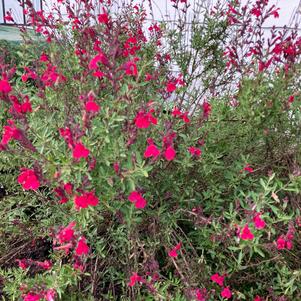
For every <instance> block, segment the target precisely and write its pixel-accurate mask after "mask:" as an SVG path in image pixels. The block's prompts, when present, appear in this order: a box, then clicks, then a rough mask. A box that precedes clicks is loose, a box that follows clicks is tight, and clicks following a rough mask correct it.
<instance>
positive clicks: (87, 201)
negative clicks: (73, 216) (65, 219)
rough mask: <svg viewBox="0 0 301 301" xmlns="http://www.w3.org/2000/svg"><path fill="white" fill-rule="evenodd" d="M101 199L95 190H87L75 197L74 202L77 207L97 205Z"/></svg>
mask: <svg viewBox="0 0 301 301" xmlns="http://www.w3.org/2000/svg"><path fill="white" fill-rule="evenodd" d="M98 203H99V200H98V198H97V196H95V194H94V192H85V193H83V194H82V195H76V196H75V197H74V204H75V207H76V208H77V209H80V208H87V207H88V206H97V205H98Z"/></svg>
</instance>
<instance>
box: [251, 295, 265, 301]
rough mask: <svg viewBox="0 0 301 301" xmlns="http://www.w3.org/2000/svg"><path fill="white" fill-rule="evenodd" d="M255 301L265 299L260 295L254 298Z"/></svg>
mask: <svg viewBox="0 0 301 301" xmlns="http://www.w3.org/2000/svg"><path fill="white" fill-rule="evenodd" d="M253 301H263V300H262V299H261V297H259V296H258V295H257V296H256V297H255V298H254V300H253Z"/></svg>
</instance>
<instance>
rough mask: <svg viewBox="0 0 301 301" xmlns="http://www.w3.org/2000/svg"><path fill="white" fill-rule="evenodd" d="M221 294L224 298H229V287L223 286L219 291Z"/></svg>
mask: <svg viewBox="0 0 301 301" xmlns="http://www.w3.org/2000/svg"><path fill="white" fill-rule="evenodd" d="M221 296H222V297H223V298H225V299H230V298H231V297H232V292H231V291H230V289H229V287H228V286H227V287H224V289H223V290H222V292H221Z"/></svg>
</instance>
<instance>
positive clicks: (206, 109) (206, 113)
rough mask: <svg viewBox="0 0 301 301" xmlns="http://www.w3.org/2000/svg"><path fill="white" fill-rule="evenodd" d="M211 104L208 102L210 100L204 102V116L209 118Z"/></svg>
mask: <svg viewBox="0 0 301 301" xmlns="http://www.w3.org/2000/svg"><path fill="white" fill-rule="evenodd" d="M211 110H212V109H211V105H210V103H208V102H206V101H205V102H204V103H203V116H204V118H208V117H209V115H210V113H211Z"/></svg>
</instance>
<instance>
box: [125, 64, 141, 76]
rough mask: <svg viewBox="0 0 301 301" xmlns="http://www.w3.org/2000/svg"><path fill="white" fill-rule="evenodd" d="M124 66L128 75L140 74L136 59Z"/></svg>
mask: <svg viewBox="0 0 301 301" xmlns="http://www.w3.org/2000/svg"><path fill="white" fill-rule="evenodd" d="M123 68H124V70H125V73H126V74H127V75H133V76H137V75H138V69H137V65H136V63H135V61H128V62H126V63H125V64H124V65H123Z"/></svg>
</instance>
